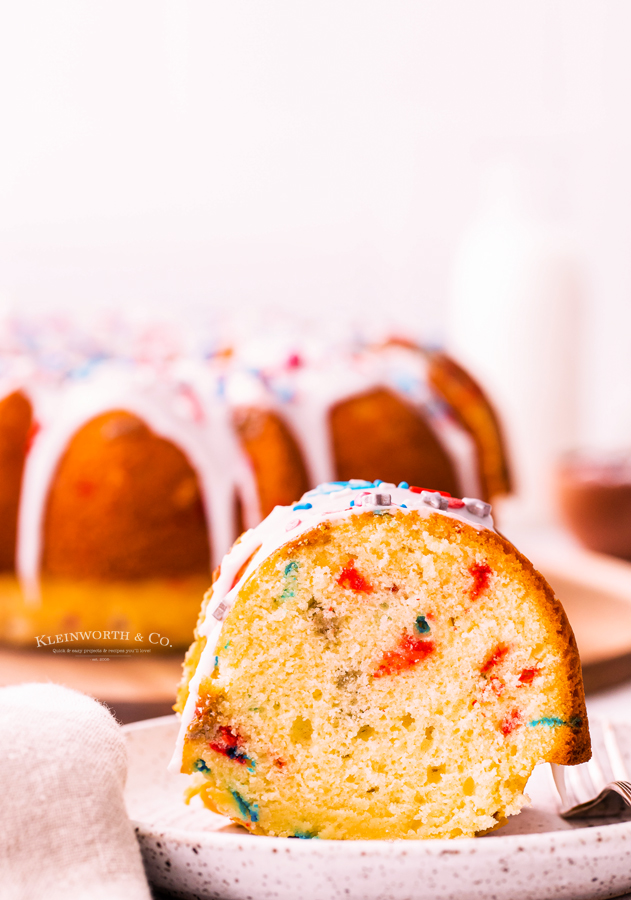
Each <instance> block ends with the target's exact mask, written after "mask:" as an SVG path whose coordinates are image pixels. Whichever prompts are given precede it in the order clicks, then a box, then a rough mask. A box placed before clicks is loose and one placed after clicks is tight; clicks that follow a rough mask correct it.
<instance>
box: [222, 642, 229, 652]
mask: <svg viewBox="0 0 631 900" xmlns="http://www.w3.org/2000/svg"><path fill="white" fill-rule="evenodd" d="M229 646H230V641H228V643H227V644H224V645H223V648H224V650H227V649H228V647H229Z"/></svg>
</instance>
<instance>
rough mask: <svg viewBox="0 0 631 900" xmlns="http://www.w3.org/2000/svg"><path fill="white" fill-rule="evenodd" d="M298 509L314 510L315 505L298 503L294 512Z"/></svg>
mask: <svg viewBox="0 0 631 900" xmlns="http://www.w3.org/2000/svg"><path fill="white" fill-rule="evenodd" d="M296 509H313V503H296V505H295V506H294V510H296Z"/></svg>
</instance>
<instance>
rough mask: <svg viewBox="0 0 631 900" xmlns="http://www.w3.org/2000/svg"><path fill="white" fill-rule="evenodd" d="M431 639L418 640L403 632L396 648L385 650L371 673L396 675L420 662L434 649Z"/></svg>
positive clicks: (375, 674)
mask: <svg viewBox="0 0 631 900" xmlns="http://www.w3.org/2000/svg"><path fill="white" fill-rule="evenodd" d="M435 649H436V648H435V646H434V642H433V641H420V640H418V638H415V637H413V636H412V635H411V634H407V633H406V634H404V635H402V636H401V639H400V640H399V646H398V647H397V649H396V650H385V651H384V653H383V661H382V663H381V664H380V665H379V666H378V667H377V669H376V671H375V672H374V673H373V674H374V676H375V678H381V677H382V676H383V675H398V673H399V672H404V671H405V670H406V669H409V668H411V667H412V666H415V665H416V664H417V663H420V662H422V661H423V660H424V659H425V658H426V657H427V656H429V655H430V653H433V651H434V650H435Z"/></svg>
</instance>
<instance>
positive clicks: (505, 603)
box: [173, 481, 590, 838]
mask: <svg viewBox="0 0 631 900" xmlns="http://www.w3.org/2000/svg"><path fill="white" fill-rule="evenodd" d="M489 513H490V507H489V506H488V504H486V503H483V502H482V501H479V500H471V499H466V498H465V500H457V499H455V498H450V497H448V496H446V495H444V494H440V493H438V492H431V491H422V490H421V489H420V488H414V487H412V488H408V486H407V485H406V484H402V485H399V487H398V488H396V487H395V486H394V485H390V484H384V483H382V482H376V483H374V484H373V483H369V482H353V481H351V482H345V483H337V484H329V485H323V486H321V487H320V488H318V489H317V490H315V491H310V492H309V493H307V494H305V495H304V497H303V498H302V500H301V501H300V502H299V503H296V504H295V505H293V506H292V507H277V508H276V509H275V510H274V511H273V513H272V514H271V515H270V516H268V518H267V519H266V520H265V521H264V522H263V523H261V525H259V526H258V527H257V528H256V529H254V530H251V531H249V532H246V534H245V535H243V537H242V538H241V540H240V541H239V542H237V544H235V546H234V547H233V549H232V550H231V552H230V553H229V554H228V555H227V556H226V557H225V559H224V561H223V563H222V565H221V569H220V571H219V572H218V574H217V576H216V578H215V581H214V585H213V587H212V588H211V590H210V591H209V592H208V594H207V596H206V600H205V607H204V608H203V610H202V614H201V617H200V622H199V625H198V630H197V634H196V640H195V642H194V644H193V646H192V648H191V650H190V651H189V656H188V659H187V662H186V664H185V677H184V680H183V683H182V686H181V688H180V696H179V698H178V707H177V708H178V709H179V710H180V711H181V712H182V714H183V715H182V727H181V732H180V738H179V744H178V748H177V750H176V754H175V757H174V761H173V765H174V766H175V768H177V769H180V768H181V771H183V772H186V773H196V776H195V777H196V782H195V786H194V787H193V788H192V793H199V795H200V796H201V798H202V800H203V801H204V803H205V804H206V805H207V806H208V807H210V808H211V809H213V810H215V811H218V812H220V813H222V814H224V815H227V816H230V817H231V818H232V819H234V820H235V821H237V822H240V823H241V824H243V825H245V826H246V827H247V828H248V829H250V830H251V831H253V832H256V833H260V834H271V835H279V836H290V837H292V836H293V837H319V838H441V837H463V836H472V835H475V834H477V833H479V832H483V831H485V830H487V829H490V828H494V827H496V826H497V825H498V823H502V822H503V821H504V819H505V817H506V816H508V815H511V814H514V813H517V812H519V810H520V809H521V808H522V806H523V805H524V804H525V803H527V798H526V797H525V795H524V793H523V791H524V786H525V784H526V781H527V780H528V777H529V776H530V774H531V772H532V770H533V767H534V766H535V765H536V764H537V763H538V762H541V761H550V762H556V763H563V764H575V763H579V762H582V761H584V760H585V759H587V758H588V757H589V746H590V745H589V733H588V728H587V719H586V714H585V702H584V694H583V685H582V681H581V671H580V664H579V659H578V654H577V650H576V644H575V641H574V636H573V634H572V631H571V628H570V626H569V624H568V622H567V619H566V617H565V614H564V612H563V609H562V607H561V605H560V604H559V602H558V601H557V600H556V599H555V597H554V595H553V593H552V591H551V589H550V588H549V586H548V585H547V584H546V582H545V581H544V579H543V578H542V577H541V575H539V574H538V573H537V572H536V571H535V570H534V569H533V567H532V565H531V564H530V563H529V562H528V561H527V560H526V559H525V558H524V557H523V556H521V555H520V554H519V553H518V552H517V551H516V550H515V549H514V548H513V547H512V545H511V544H509V543H508V541H506V540H505V539H504V538H502V537H500V536H499V535H498V534H496V533H495V531H494V530H493V525H492V520H491V518H490V515H489Z"/></svg>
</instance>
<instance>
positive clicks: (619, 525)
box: [556, 451, 631, 559]
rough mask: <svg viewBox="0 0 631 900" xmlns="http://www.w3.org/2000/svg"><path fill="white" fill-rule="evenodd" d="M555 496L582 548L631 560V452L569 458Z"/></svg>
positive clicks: (562, 464) (559, 473) (564, 461)
mask: <svg viewBox="0 0 631 900" xmlns="http://www.w3.org/2000/svg"><path fill="white" fill-rule="evenodd" d="M556 492H557V497H558V503H559V509H560V512H561V516H562V517H563V520H564V521H565V524H566V525H567V527H568V528H569V529H570V530H571V531H572V532H573V533H574V534H575V535H576V537H577V538H578V539H579V540H580V541H581V543H582V544H584V545H585V546H586V547H588V548H589V549H590V550H595V551H597V552H599V553H608V554H611V555H612V556H620V557H622V558H623V559H631V451H630V452H628V453H625V454H617V455H609V454H608V455H605V454H602V453H600V454H599V453H592V454H590V453H571V454H568V455H567V456H566V457H564V458H563V459H562V460H561V462H560V464H559V467H558V471H557V485H556Z"/></svg>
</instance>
